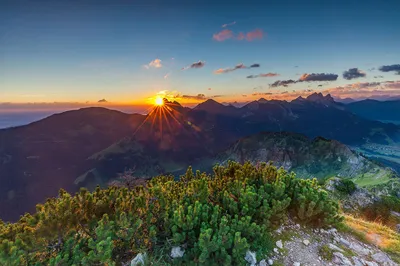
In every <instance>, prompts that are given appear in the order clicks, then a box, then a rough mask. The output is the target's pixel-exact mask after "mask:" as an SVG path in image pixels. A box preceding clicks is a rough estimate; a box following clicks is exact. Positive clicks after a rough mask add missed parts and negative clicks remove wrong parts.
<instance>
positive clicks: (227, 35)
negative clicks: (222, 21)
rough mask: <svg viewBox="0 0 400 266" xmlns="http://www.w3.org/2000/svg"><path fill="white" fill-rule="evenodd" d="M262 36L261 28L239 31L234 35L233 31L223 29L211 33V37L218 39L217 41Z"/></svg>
mask: <svg viewBox="0 0 400 266" xmlns="http://www.w3.org/2000/svg"><path fill="white" fill-rule="evenodd" d="M263 36H264V33H263V31H262V30H261V29H255V30H253V31H249V32H247V33H243V32H239V34H238V35H237V36H236V37H235V34H234V33H233V31H231V30H228V29H225V30H222V31H220V32H218V33H214V34H213V39H214V40H216V41H218V42H223V41H226V40H228V39H237V40H239V41H242V40H246V41H249V42H251V41H254V40H258V39H262V38H263Z"/></svg>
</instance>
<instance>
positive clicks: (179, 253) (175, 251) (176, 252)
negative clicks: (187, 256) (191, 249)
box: [171, 247, 185, 259]
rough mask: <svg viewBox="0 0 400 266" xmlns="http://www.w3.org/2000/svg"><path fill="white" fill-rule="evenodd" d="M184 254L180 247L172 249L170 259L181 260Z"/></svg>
mask: <svg viewBox="0 0 400 266" xmlns="http://www.w3.org/2000/svg"><path fill="white" fill-rule="evenodd" d="M184 253H185V250H183V249H182V248H181V247H173V248H172V250H171V257H172V258H174V259H175V258H182V257H183V254H184Z"/></svg>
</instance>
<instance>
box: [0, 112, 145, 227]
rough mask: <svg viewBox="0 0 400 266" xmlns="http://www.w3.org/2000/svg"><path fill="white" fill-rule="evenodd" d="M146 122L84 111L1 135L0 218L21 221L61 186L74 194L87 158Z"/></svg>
mask: <svg viewBox="0 0 400 266" xmlns="http://www.w3.org/2000/svg"><path fill="white" fill-rule="evenodd" d="M143 120H144V117H143V116H142V115H128V114H125V113H121V112H118V111H112V110H108V109H105V108H85V109H81V110H76V111H69V112H64V113H61V114H55V115H52V116H50V117H48V118H45V119H43V120H40V121H38V122H35V123H32V124H29V125H27V126H21V127H15V128H10V129H4V130H0V217H1V218H3V219H8V218H10V217H13V218H15V217H18V215H20V214H22V213H23V212H25V211H28V210H32V209H33V208H34V206H35V204H36V203H38V202H41V201H43V199H45V198H47V197H50V196H54V195H56V194H57V192H58V190H59V189H60V188H61V187H65V188H66V189H67V190H72V189H74V185H73V181H74V180H75V178H76V177H77V176H78V175H80V174H81V173H82V171H84V170H85V169H86V168H85V164H86V159H87V158H88V157H89V156H90V155H92V154H93V153H95V152H98V151H100V150H102V149H104V148H105V147H107V146H110V145H112V144H113V143H115V142H116V141H118V140H120V139H121V138H123V137H125V136H127V135H129V134H132V133H133V131H134V129H135V128H136V127H137V126H138V125H139V124H140V123H141V122H142V121H143Z"/></svg>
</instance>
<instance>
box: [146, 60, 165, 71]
mask: <svg viewBox="0 0 400 266" xmlns="http://www.w3.org/2000/svg"><path fill="white" fill-rule="evenodd" d="M144 67H145V68H146V69H150V68H152V67H153V68H161V67H162V64H161V59H158V58H156V59H154V60H153V61H151V62H150V63H149V64H148V65H144Z"/></svg>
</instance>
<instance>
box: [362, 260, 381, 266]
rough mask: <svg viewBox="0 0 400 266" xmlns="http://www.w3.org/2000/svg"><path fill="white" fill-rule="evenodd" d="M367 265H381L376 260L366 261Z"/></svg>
mask: <svg viewBox="0 0 400 266" xmlns="http://www.w3.org/2000/svg"><path fill="white" fill-rule="evenodd" d="M365 265H367V266H379V265H378V263H376V262H374V261H365Z"/></svg>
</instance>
